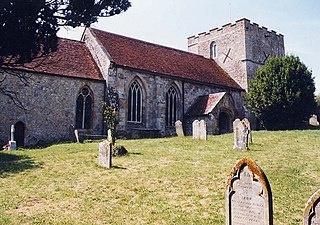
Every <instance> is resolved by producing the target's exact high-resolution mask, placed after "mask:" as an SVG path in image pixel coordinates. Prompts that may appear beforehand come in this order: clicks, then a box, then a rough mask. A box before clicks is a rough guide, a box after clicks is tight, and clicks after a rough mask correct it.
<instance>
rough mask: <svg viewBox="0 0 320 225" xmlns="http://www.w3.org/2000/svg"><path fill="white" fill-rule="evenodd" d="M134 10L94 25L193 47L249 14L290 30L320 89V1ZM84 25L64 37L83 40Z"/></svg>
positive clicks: (143, 2) (235, 0)
mask: <svg viewBox="0 0 320 225" xmlns="http://www.w3.org/2000/svg"><path fill="white" fill-rule="evenodd" d="M131 3H132V7H131V8H129V9H128V11H126V12H124V13H122V14H120V15H116V16H113V17H108V18H100V19H99V21H98V22H97V23H94V24H92V25H91V26H92V27H94V28H97V29H101V30H105V31H108V32H112V33H116V34H121V35H125V36H128V37H132V38H136V39H140V40H144V41H148V42H152V43H156V44H160V45H164V46H168V47H173V48H177V49H181V50H185V51H187V37H190V36H193V35H196V34H199V33H201V32H207V31H209V30H210V29H213V28H216V27H222V25H224V24H227V23H230V22H231V23H234V22H235V21H236V20H239V19H242V18H247V19H249V20H250V21H251V22H254V23H257V24H259V25H260V26H264V27H267V28H268V29H269V30H274V31H276V32H277V33H280V34H283V35H284V42H285V51H286V53H287V54H293V55H296V56H299V58H300V60H301V61H302V62H303V63H304V64H305V65H306V66H307V67H308V69H309V70H311V71H312V74H313V77H314V78H315V84H316V94H320V1H319V0H281V1H279V0H269V1H266V0H245V1H244V0H197V1H191V0H161V1H159V0H131ZM82 32H83V28H76V29H71V28H61V30H60V31H59V33H58V35H59V36H60V37H65V38H70V39H76V40H79V39H80V38H81V35H82Z"/></svg>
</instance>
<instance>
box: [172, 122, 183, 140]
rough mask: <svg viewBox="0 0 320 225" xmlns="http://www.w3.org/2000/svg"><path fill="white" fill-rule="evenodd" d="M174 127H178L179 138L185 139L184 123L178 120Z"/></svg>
mask: <svg viewBox="0 0 320 225" xmlns="http://www.w3.org/2000/svg"><path fill="white" fill-rule="evenodd" d="M174 125H175V127H176V133H177V136H178V137H184V133H183V126H182V122H181V121H180V120H177V121H176V122H175V124H174Z"/></svg>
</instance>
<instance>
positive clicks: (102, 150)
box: [98, 140, 112, 168]
mask: <svg viewBox="0 0 320 225" xmlns="http://www.w3.org/2000/svg"><path fill="white" fill-rule="evenodd" d="M98 163H99V165H100V166H102V167H105V168H111V166H112V144H111V143H110V142H109V141H107V140H106V141H103V142H100V143H99V157H98Z"/></svg>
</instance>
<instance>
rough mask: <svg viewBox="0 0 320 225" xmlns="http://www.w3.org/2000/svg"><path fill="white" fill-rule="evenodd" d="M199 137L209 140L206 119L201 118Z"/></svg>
mask: <svg viewBox="0 0 320 225" xmlns="http://www.w3.org/2000/svg"><path fill="white" fill-rule="evenodd" d="M199 138H200V140H207V124H206V121H204V120H200V123H199Z"/></svg>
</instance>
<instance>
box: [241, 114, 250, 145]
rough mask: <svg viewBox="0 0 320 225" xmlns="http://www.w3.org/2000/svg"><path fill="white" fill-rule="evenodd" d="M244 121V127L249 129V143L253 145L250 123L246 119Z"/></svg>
mask: <svg viewBox="0 0 320 225" xmlns="http://www.w3.org/2000/svg"><path fill="white" fill-rule="evenodd" d="M242 121H243V122H244V125H245V126H246V127H247V128H248V141H249V143H252V132H251V125H250V121H249V120H248V119H247V118H244V119H243V120H242Z"/></svg>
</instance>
